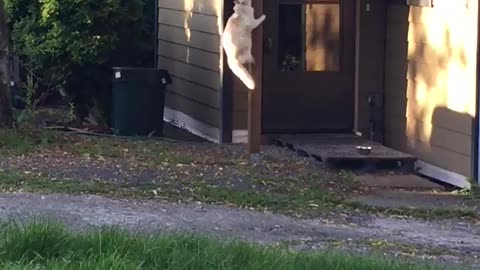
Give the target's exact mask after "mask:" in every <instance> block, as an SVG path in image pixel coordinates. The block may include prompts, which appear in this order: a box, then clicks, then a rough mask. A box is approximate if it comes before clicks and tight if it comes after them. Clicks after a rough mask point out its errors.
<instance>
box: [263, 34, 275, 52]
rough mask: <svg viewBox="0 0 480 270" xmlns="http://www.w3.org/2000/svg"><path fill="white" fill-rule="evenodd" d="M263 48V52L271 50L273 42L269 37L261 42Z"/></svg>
mask: <svg viewBox="0 0 480 270" xmlns="http://www.w3.org/2000/svg"><path fill="white" fill-rule="evenodd" d="M263 47H264V50H265V51H267V52H268V51H270V50H271V49H272V47H273V40H272V38H270V37H269V38H266V39H265V40H264V42H263Z"/></svg>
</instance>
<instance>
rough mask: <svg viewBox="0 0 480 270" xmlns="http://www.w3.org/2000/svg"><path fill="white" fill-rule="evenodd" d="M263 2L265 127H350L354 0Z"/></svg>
mask: <svg viewBox="0 0 480 270" xmlns="http://www.w3.org/2000/svg"><path fill="white" fill-rule="evenodd" d="M263 3H264V12H265V14H266V15H267V19H266V20H265V22H264V26H263V27H264V30H263V33H264V40H263V44H264V58H263V95H262V103H263V104H262V130H263V132H264V133H284V132H287V133H293V132H345V131H352V129H353V118H354V60H355V25H354V23H355V0H309V1H307V0H265V1H263Z"/></svg>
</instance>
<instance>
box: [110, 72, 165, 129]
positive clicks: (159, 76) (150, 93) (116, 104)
mask: <svg viewBox="0 0 480 270" xmlns="http://www.w3.org/2000/svg"><path fill="white" fill-rule="evenodd" d="M112 80H113V83H112V88H113V89H112V97H113V100H112V128H113V130H114V134H116V135H120V136H147V135H153V136H162V135H163V114H164V112H163V110H164V105H165V87H166V86H167V85H168V84H171V83H172V80H171V78H170V75H169V73H168V71H167V70H162V69H155V68H132V67H114V68H113V78H112Z"/></svg>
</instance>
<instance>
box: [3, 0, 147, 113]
mask: <svg viewBox="0 0 480 270" xmlns="http://www.w3.org/2000/svg"><path fill="white" fill-rule="evenodd" d="M153 3H154V1H151V0H150V1H149V0H82V1H78V0H39V1H32V0H7V1H6V10H7V14H8V24H9V27H10V31H11V41H12V49H13V51H14V52H15V53H16V54H18V55H19V56H20V58H21V60H22V64H23V65H24V67H26V68H27V69H28V70H29V72H31V73H33V74H35V75H36V79H37V80H38V82H37V83H38V85H39V89H40V91H43V92H46V91H51V89H52V88H55V89H56V90H60V92H61V93H64V94H65V96H67V97H68V99H69V100H68V101H73V102H74V103H75V104H76V106H77V110H78V112H79V113H80V114H81V116H86V114H87V112H88V109H89V106H91V104H93V103H94V102H97V103H98V101H100V104H103V105H104V107H105V106H106V108H105V109H107V111H108V110H109V104H108V100H109V99H110V88H111V81H110V78H111V67H112V66H152V64H153V56H152V55H153V46H154V42H153V41H154V39H153V29H154V20H153V17H154V15H153V12H154V7H153ZM94 100H96V101H94Z"/></svg>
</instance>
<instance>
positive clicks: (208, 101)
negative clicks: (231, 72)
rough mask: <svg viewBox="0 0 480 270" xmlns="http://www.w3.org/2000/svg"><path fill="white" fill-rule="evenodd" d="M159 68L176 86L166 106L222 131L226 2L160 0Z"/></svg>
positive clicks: (169, 87) (170, 93)
mask: <svg viewBox="0 0 480 270" xmlns="http://www.w3.org/2000/svg"><path fill="white" fill-rule="evenodd" d="M157 1H159V2H158V5H159V9H158V67H159V68H162V69H167V70H168V71H169V73H170V74H171V76H172V79H173V83H172V84H171V85H169V86H168V88H167V95H166V104H165V105H166V106H167V107H169V108H170V109H174V110H177V111H180V112H182V113H185V114H187V115H189V116H190V117H192V118H194V119H196V120H198V121H200V122H203V123H204V124H207V125H209V126H212V127H216V128H218V127H220V118H221V115H220V113H221V111H220V88H221V81H222V80H221V57H220V33H221V27H222V21H223V3H222V0H157Z"/></svg>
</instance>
